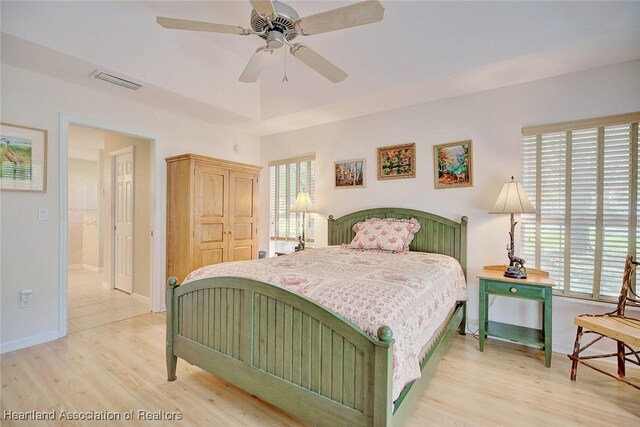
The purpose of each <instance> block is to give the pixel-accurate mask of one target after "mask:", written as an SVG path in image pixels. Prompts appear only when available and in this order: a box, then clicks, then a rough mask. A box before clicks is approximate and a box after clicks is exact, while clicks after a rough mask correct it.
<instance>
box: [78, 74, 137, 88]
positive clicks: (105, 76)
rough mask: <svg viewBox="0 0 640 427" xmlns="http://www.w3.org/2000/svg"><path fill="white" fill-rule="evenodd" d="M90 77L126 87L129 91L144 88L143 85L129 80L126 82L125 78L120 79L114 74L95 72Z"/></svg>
mask: <svg viewBox="0 0 640 427" xmlns="http://www.w3.org/2000/svg"><path fill="white" fill-rule="evenodd" d="M89 77H93V78H95V79H99V80H104V81H105V82H108V83H112V84H114V85H118V86H122V87H125V88H127V89H131V90H138V89H140V88H141V87H142V85H139V84H138V83H134V82H132V81H129V80H125V79H123V78H120V77H116V76H114V75H113V74H109V73H105V72H102V71H98V70H96V71H94V72H93V73H91V75H90V76H89Z"/></svg>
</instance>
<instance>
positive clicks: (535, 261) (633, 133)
mask: <svg viewBox="0 0 640 427" xmlns="http://www.w3.org/2000/svg"><path fill="white" fill-rule="evenodd" d="M639 120H640V113H633V114H624V115H618V116H610V117H604V118H600V119H589V120H583V121H577V122H569V123H558V124H553V125H545V126H535V127H530V128H524V129H523V130H522V133H523V143H522V184H523V186H524V189H525V191H526V193H527V195H528V196H529V198H530V200H531V202H532V203H533V204H534V206H536V209H537V211H538V212H537V213H536V214H529V215H522V217H521V219H520V224H521V234H520V235H521V238H522V255H523V257H524V258H525V259H527V260H528V261H529V264H530V265H535V267H536V268H540V269H543V270H547V271H549V273H550V275H551V277H552V278H553V280H554V281H555V284H556V290H557V291H558V292H559V293H561V294H563V295H566V296H575V297H580V298H589V299H595V300H613V299H615V297H617V295H618V294H619V292H620V286H621V283H622V272H623V269H624V260H625V257H626V255H627V254H632V255H634V256H635V255H636V254H637V253H638V252H639V242H640V233H639V232H638V225H637V224H638V222H637V219H638V210H639V206H640V205H638V175H639V174H640V169H639V163H640V162H639V161H638V121H639Z"/></svg>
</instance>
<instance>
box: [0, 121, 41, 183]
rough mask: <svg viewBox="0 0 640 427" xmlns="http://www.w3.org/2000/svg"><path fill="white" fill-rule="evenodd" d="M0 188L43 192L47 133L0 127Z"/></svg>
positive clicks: (2, 124)
mask: <svg viewBox="0 0 640 427" xmlns="http://www.w3.org/2000/svg"><path fill="white" fill-rule="evenodd" d="M0 142H1V144H0V150H1V151H0V155H1V156H2V157H1V158H0V188H1V189H2V190H8V191H41V192H45V191H47V131H46V130H44V129H36V128H31V127H27V126H18V125H12V124H8V123H0Z"/></svg>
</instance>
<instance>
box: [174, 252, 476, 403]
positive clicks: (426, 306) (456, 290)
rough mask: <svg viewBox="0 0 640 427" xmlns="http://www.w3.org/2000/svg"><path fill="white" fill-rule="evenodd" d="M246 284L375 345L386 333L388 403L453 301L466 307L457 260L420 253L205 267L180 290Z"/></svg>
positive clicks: (413, 373) (298, 257)
mask: <svg viewBox="0 0 640 427" xmlns="http://www.w3.org/2000/svg"><path fill="white" fill-rule="evenodd" d="M224 276H232V277H246V278H249V279H254V280H259V281H262V282H267V283H271V284H274V285H276V286H280V287H283V288H285V289H287V290H289V291H291V292H294V293H297V294H300V295H303V296H305V297H307V298H309V299H312V300H313V301H315V302H317V303H319V304H322V305H323V306H325V307H327V308H329V309H330V310H332V311H334V312H336V313H338V314H339V315H341V316H342V317H343V318H345V319H348V320H349V321H351V322H352V323H354V324H355V325H357V326H358V327H360V328H361V329H362V330H364V331H365V332H366V333H367V334H369V335H371V336H372V337H377V335H376V334H377V330H378V328H379V327H380V326H383V325H387V326H389V327H390V328H391V330H392V331H393V337H394V339H395V348H394V360H393V367H394V373H393V377H394V378H393V399H394V400H395V399H396V398H397V397H398V395H399V394H400V392H401V391H402V389H403V388H404V386H405V385H406V384H407V383H409V382H411V381H413V380H415V379H417V378H419V377H420V360H419V357H420V352H421V350H422V348H423V347H424V346H425V345H426V344H427V343H428V342H429V340H430V339H431V338H432V336H433V335H434V334H435V333H436V332H437V331H438V329H439V328H440V326H441V325H442V324H443V322H444V321H445V320H446V318H447V316H448V314H449V312H450V310H451V308H452V307H453V306H454V305H455V302H456V301H463V300H466V299H467V285H466V281H465V278H464V274H463V272H462V268H461V267H460V264H459V263H458V261H457V260H455V259H454V258H451V257H448V256H446V255H439V254H431V253H424V252H405V253H400V254H394V253H389V252H383V251H362V250H358V249H348V248H346V247H340V246H331V247H327V248H316V249H312V250H307V251H302V252H297V253H294V254H291V255H286V256H280V257H275V258H267V259H262V260H255V261H242V262H232V263H225V264H216V265H210V266H207V267H203V268H200V269H198V270H195V271H193V272H192V273H191V274H189V276H188V277H187V278H186V279H185V281H184V283H187V282H190V281H193V280H197V279H202V278H206V277H224Z"/></svg>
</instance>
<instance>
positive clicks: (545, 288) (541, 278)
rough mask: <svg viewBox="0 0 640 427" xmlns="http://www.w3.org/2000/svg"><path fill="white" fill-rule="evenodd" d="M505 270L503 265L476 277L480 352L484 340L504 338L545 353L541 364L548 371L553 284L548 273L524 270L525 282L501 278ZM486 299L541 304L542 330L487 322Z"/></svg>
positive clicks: (482, 349)
mask: <svg viewBox="0 0 640 427" xmlns="http://www.w3.org/2000/svg"><path fill="white" fill-rule="evenodd" d="M505 268H506V266H503V265H491V266H486V267H484V270H483V271H481V272H480V273H478V275H477V277H478V278H479V279H480V337H479V341H480V351H484V342H485V339H486V338H487V336H489V335H490V336H494V337H499V338H505V339H508V340H510V341H514V342H518V343H521V344H527V345H531V346H534V347H539V348H541V349H544V362H545V365H546V366H547V367H550V366H551V313H552V312H551V309H552V291H553V281H552V280H551V279H549V273H547V272H545V271H541V270H535V269H533V268H528V269H527V275H528V276H529V277H528V278H526V279H513V278H511V277H504V275H503V273H504V270H505ZM489 295H499V296H504V297H510V298H522V299H527V300H534V301H540V302H541V303H542V308H543V309H542V311H543V313H544V314H543V321H542V329H534V328H525V327H523V326H516V325H511V324H507V323H500V322H493V321H489Z"/></svg>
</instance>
